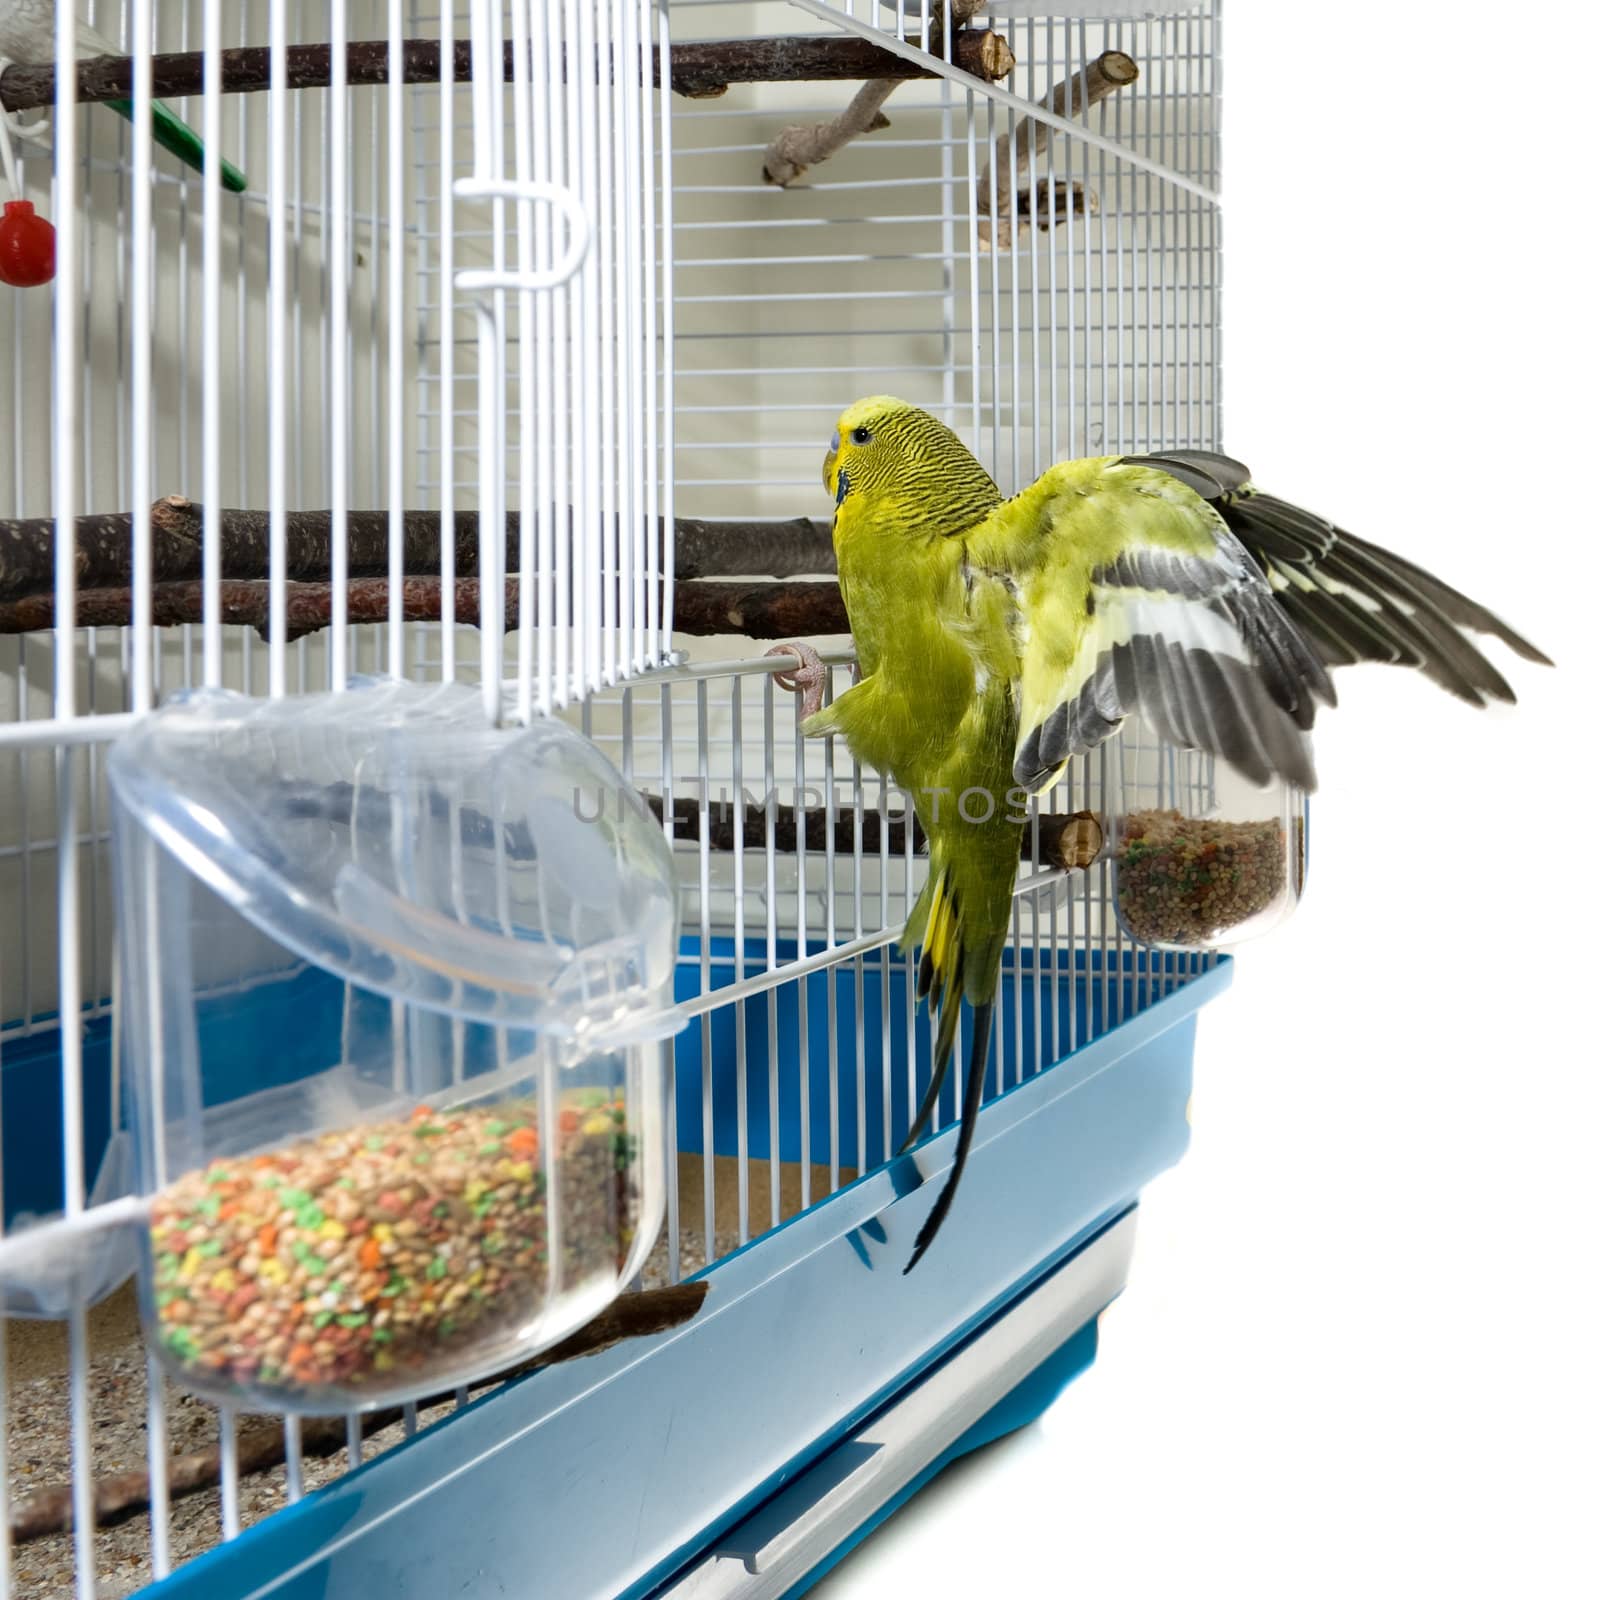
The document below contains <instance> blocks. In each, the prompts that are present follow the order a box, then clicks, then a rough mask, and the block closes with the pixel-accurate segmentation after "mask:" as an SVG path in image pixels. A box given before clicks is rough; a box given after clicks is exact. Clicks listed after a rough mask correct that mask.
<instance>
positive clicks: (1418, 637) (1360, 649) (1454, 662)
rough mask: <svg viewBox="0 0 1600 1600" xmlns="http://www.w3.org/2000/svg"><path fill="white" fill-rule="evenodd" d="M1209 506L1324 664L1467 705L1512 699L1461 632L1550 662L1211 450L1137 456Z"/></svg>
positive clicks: (1398, 561)
mask: <svg viewBox="0 0 1600 1600" xmlns="http://www.w3.org/2000/svg"><path fill="white" fill-rule="evenodd" d="M1129 459H1130V460H1136V461H1142V462H1146V463H1148V464H1149V465H1151V466H1156V467H1160V468H1162V469H1163V470H1165V471H1167V472H1169V473H1171V474H1173V475H1174V476H1175V477H1178V478H1180V479H1181V480H1182V481H1183V482H1184V483H1187V484H1188V485H1189V487H1190V488H1192V489H1194V490H1195V491H1196V493H1198V494H1199V495H1201V496H1202V497H1203V498H1204V499H1205V500H1206V501H1208V502H1209V503H1210V504H1212V505H1214V506H1215V507H1216V508H1217V510H1218V512H1219V513H1220V514H1221V516H1222V519H1223V521H1224V522H1226V523H1227V525H1228V527H1229V528H1230V529H1232V531H1233V533H1234V534H1235V536H1236V537H1237V538H1238V540H1239V542H1240V544H1242V545H1243V546H1244V547H1245V549H1246V550H1248V551H1249V552H1250V555H1251V556H1252V558H1253V559H1254V560H1255V562H1256V565H1257V566H1259V567H1260V569H1261V571H1262V573H1263V574H1264V575H1265V576H1266V579H1267V582H1268V583H1269V584H1270V585H1271V586H1272V590H1273V593H1274V594H1275V595H1276V596H1277V599H1278V603H1279V604H1280V605H1281V606H1282V607H1283V609H1284V610H1285V611H1286V612H1287V613H1288V614H1289V616H1290V617H1291V618H1292V619H1293V620H1294V622H1295V624H1296V625H1297V626H1298V627H1299V628H1300V630H1301V632H1302V633H1304V634H1305V636H1306V638H1307V639H1308V640H1309V641H1310V642H1311V644H1312V646H1313V647H1314V648H1315V649H1316V652H1317V654H1318V655H1319V656H1321V658H1322V660H1323V661H1324V662H1325V663H1326V664H1327V665H1328V666H1330V667H1341V666H1350V665H1352V664H1354V663H1355V662H1358V661H1385V662H1392V663H1393V664H1395V665H1397V666H1407V667H1415V668H1417V670H1418V671H1420V672H1422V673H1423V674H1424V675H1425V676H1427V677H1429V678H1431V679H1432V680H1433V681H1434V682H1435V683H1437V684H1438V685H1439V686H1440V687H1441V688H1443V689H1448V690H1449V691H1450V693H1451V694H1454V695H1457V696H1459V697H1460V698H1461V699H1463V700H1465V701H1467V702H1468V703H1469V704H1471V705H1475V706H1481V705H1483V704H1484V703H1485V701H1487V700H1504V701H1510V702H1514V701H1515V700H1516V696H1515V695H1514V694H1513V693H1512V691H1511V686H1510V685H1509V684H1508V683H1507V682H1506V680H1505V679H1504V678H1503V677H1502V676H1501V675H1500V673H1499V672H1498V671H1497V670H1496V668H1495V667H1494V665H1493V664H1492V663H1491V662H1490V661H1488V660H1487V659H1486V658H1485V657H1484V656H1483V655H1482V654H1481V652H1480V651H1479V650H1478V649H1477V647H1476V646H1475V645H1474V644H1473V643H1472V641H1471V640H1470V639H1469V638H1467V637H1466V636H1465V634H1464V633H1463V632H1462V630H1463V629H1468V630H1470V631H1472V632H1474V633H1482V634H1489V635H1492V636H1493V637H1494V638H1497V639H1499V640H1500V641H1501V642H1502V643H1503V644H1505V645H1508V646H1509V647H1510V648H1511V649H1512V650H1514V651H1515V652H1516V653H1517V654H1518V655H1519V656H1521V657H1522V658H1523V659H1524V660H1525V661H1537V662H1540V663H1542V664H1543V665H1545V666H1548V665H1549V664H1550V659H1549V657H1548V656H1546V655H1545V654H1544V653H1543V652H1542V651H1541V650H1539V649H1538V648H1537V647H1536V646H1534V645H1531V644H1529V643H1528V641H1527V640H1526V639H1524V638H1523V637H1522V636H1521V634H1519V633H1517V632H1516V631H1515V630H1514V629H1512V628H1509V627H1507V626H1506V624H1505V623H1503V622H1502V621H1501V620H1500V619H1499V618H1498V617H1497V616H1495V615H1494V614H1493V613H1492V612H1490V611H1488V610H1486V609H1485V608H1484V607H1483V606H1480V605H1479V604H1478V603H1477V601H1475V600H1469V599H1468V598H1467V597H1466V596H1465V595H1464V594H1462V593H1461V592H1460V591H1459V590H1456V589H1452V588H1451V587H1450V585H1449V584H1447V583H1442V582H1441V581H1440V580H1439V579H1438V578H1435V577H1434V576H1433V574H1432V573H1429V572H1424V571H1423V570H1422V568H1421V567H1419V566H1417V565H1416V564H1415V563H1414V562H1411V561H1407V560H1406V559H1405V557H1404V556H1397V555H1393V554H1391V553H1390V552H1389V551H1387V550H1383V549H1380V548H1379V547H1378V546H1377V545H1374V544H1368V543H1367V541H1366V540H1364V539H1358V538H1357V537H1356V536H1355V535H1354V534H1353V533H1347V532H1345V530H1344V529H1342V528H1339V527H1336V526H1335V525H1334V524H1333V523H1331V522H1329V521H1327V520H1326V519H1325V518H1323V517H1319V516H1317V515H1316V514H1315V513H1313V512H1310V511H1305V510H1302V509H1301V508H1300V507H1299V506H1295V505H1291V504H1289V502H1288V501H1286V500H1280V499H1278V498H1277V497H1276V496H1275V495H1270V494H1263V493H1262V492H1261V491H1260V490H1259V489H1257V488H1256V487H1255V486H1254V485H1253V484H1252V483H1251V482H1250V474H1249V472H1248V471H1247V470H1246V469H1245V468H1244V467H1243V466H1242V465H1241V464H1240V463H1239V462H1237V461H1233V460H1231V459H1230V458H1229V457H1227V456H1220V455H1215V454H1213V453H1212V452H1210V451H1204V450H1186V451H1179V452H1176V453H1174V454H1171V455H1154V456H1136V457H1130V458H1129Z"/></svg>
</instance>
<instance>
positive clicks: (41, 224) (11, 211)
mask: <svg viewBox="0 0 1600 1600" xmlns="http://www.w3.org/2000/svg"><path fill="white" fill-rule="evenodd" d="M55 275H56V230H55V228H54V226H53V225H52V224H51V223H49V222H48V221H46V220H45V218H43V217H41V216H39V215H38V214H37V213H36V212H35V211H34V209H33V202H32V201H31V200H7V201H6V204H5V211H4V214H3V215H0V282H3V283H8V284H10V285H11V287H12V288H14V289H32V288H36V287H37V286H38V285H39V284H41V283H49V282H50V280H51V279H52V278H54V277H55Z"/></svg>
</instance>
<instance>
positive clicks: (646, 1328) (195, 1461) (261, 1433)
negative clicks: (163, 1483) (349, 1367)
mask: <svg viewBox="0 0 1600 1600" xmlns="http://www.w3.org/2000/svg"><path fill="white" fill-rule="evenodd" d="M707 1287H708V1285H707V1284H706V1282H705V1281H704V1280H703V1279H701V1280H699V1281H697V1282H694V1283H680V1284H674V1285H672V1286H671V1287H669V1288H665V1289H648V1290H645V1291H644V1292H643V1293H639V1294H624V1295H619V1296H618V1297H617V1298H616V1300H614V1301H613V1302H612V1303H611V1305H610V1306H609V1307H608V1308H607V1309H606V1310H605V1311H602V1312H601V1313H600V1315H599V1316H598V1317H596V1318H595V1319H594V1321H592V1322H589V1323H585V1325H584V1326H583V1327H581V1328H580V1329H579V1330H578V1331H577V1332H576V1333H575V1334H572V1335H571V1336H570V1337H569V1338H566V1339H563V1340H562V1341H561V1343H560V1344H557V1345H553V1346H552V1347H551V1348H550V1349H548V1350H546V1351H545V1352H544V1353H543V1354H542V1355H538V1356H535V1357H534V1358H533V1360H531V1361H524V1362H522V1363H520V1364H519V1365H518V1366H515V1367H511V1368H509V1369H508V1370H507V1371H505V1372H497V1373H494V1374H493V1375H492V1376H490V1377H487V1378H483V1379H480V1380H479V1381H478V1382H477V1383H475V1384H473V1385H472V1386H471V1387H472V1388H474V1389H483V1388H486V1387H488V1386H489V1385H491V1384H496V1383H504V1382H505V1381H506V1380H507V1379H508V1378H516V1377H520V1376H521V1375H522V1374H523V1373H525V1372H531V1371H533V1370H534V1369H535V1368H536V1367H548V1366H553V1365H554V1364H555V1363H556V1362H558V1361H573V1360H576V1359H577V1358H578V1357H579V1356H592V1355H598V1354H599V1353H600V1351H602V1350H609V1349H610V1348H611V1346H612V1345H615V1344H620V1343H621V1342H622V1341H623V1340H624V1339H640V1338H644V1337H647V1336H648V1335H650V1334H655V1333H665V1332H667V1331H668V1330H669V1329H672V1328H676V1327H678V1326H680V1325H681V1324H683V1323H685V1322H687V1321H688V1320H689V1319H690V1318H691V1317H692V1316H694V1314H695V1313H696V1312H697V1311H698V1310H699V1309H700V1305H701V1302H702V1301H703V1300H704V1299H705V1297H706V1290H707ZM453 1398H454V1396H453V1395H450V1394H436V1395H430V1396H429V1397H428V1398H427V1399H424V1400H419V1401H418V1402H417V1404H418V1406H419V1407H428V1406H438V1405H445V1404H448V1403H449V1401H450V1400H452V1399H453ZM402 1415H403V1413H402V1412H401V1410H400V1408H399V1407H398V1406H390V1407H387V1408H385V1409H384V1410H382V1411H369V1412H367V1413H365V1414H364V1415H363V1416H361V1417H360V1418H359V1419H358V1420H359V1422H360V1426H361V1436H362V1438H366V1437H368V1436H369V1435H371V1434H374V1433H377V1432H378V1431H379V1430H380V1429H382V1428H387V1427H390V1426H392V1425H393V1424H394V1423H396V1422H399V1421H400V1420H401V1417H402ZM348 1438H349V1435H348V1433H347V1431H346V1424H345V1419H344V1418H343V1417H307V1418H306V1419H305V1420H304V1421H303V1422H302V1423H301V1428H300V1448H301V1453H302V1454H303V1455H308V1456H331V1455H337V1454H338V1452H339V1451H341V1450H343V1449H344V1448H345V1445H346V1443H347V1442H348ZM283 1459H284V1438H283V1428H282V1425H281V1424H279V1423H276V1422H273V1423H270V1424H268V1425H265V1426H259V1427H257V1426H251V1425H248V1424H247V1425H246V1426H245V1427H243V1428H241V1429H240V1431H239V1437H238V1465H239V1473H240V1475H241V1476H243V1477H248V1476H249V1475H250V1474H252V1473H256V1472H266V1471H269V1470H270V1469H271V1468H273V1467H276V1466H278V1465H280V1464H281V1463H282V1461H283ZM221 1481H222V1452H221V1450H220V1449H218V1448H213V1449H210V1450H191V1451H188V1452H186V1453H185V1454H183V1455H176V1456H170V1457H169V1458H168V1460H167V1493H168V1494H169V1496H170V1497H171V1498H172V1499H174V1500H179V1499H182V1498H183V1497H184V1496H185V1495H191V1494H197V1493H199V1492H200V1491H201V1490H203V1489H212V1488H215V1487H216V1486H217V1485H218V1484H219V1483H221ZM149 1505H150V1474H149V1473H148V1472H145V1471H134V1472H118V1473H114V1474H112V1475H111V1476H109V1477H105V1478H97V1479H96V1480H95V1485H94V1520H95V1526H96V1527H100V1528H110V1527H114V1526H115V1525H116V1524H117V1523H119V1522H126V1521H127V1520H128V1518H130V1517H134V1516H138V1515H139V1514H140V1513H141V1512H143V1511H146V1510H148V1509H149ZM71 1527H72V1485H71V1484H70V1483H56V1484H51V1485H50V1486H49V1487H48V1488H44V1489H39V1490H36V1491H35V1492H34V1493H33V1494H30V1495H25V1496H23V1497H22V1498H21V1499H20V1500H18V1501H16V1503H15V1504H14V1505H13V1506H12V1508H11V1537H12V1540H13V1541H14V1542H15V1543H17V1544H25V1543H26V1542H27V1541H29V1540H30V1539H42V1538H44V1537H45V1536H46V1535H47V1534H52V1533H66V1532H68V1531H69V1530H70V1529H71Z"/></svg>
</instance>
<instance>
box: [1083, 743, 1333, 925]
mask: <svg viewBox="0 0 1600 1600" xmlns="http://www.w3.org/2000/svg"><path fill="white" fill-rule="evenodd" d="M1106 777H1107V788H1108V791H1109V792H1108V794H1107V804H1106V821H1107V828H1106V849H1107V852H1108V853H1109V855H1110V859H1111V874H1112V901H1113V904H1114V906H1115V909H1116V917H1117V921H1118V923H1119V924H1120V925H1121V928H1122V931H1123V932H1124V933H1125V934H1127V935H1128V937H1129V938H1131V939H1133V940H1135V941H1137V942H1138V943H1140V944H1144V945H1151V946H1154V947H1156V948H1158V949H1165V950H1220V949H1227V948H1230V947H1232V946H1234V945H1238V944H1243V943H1245V942H1247V941H1248V940H1251V939H1255V938H1259V937H1260V936H1261V935H1263V934H1265V933H1269V932H1271V930H1272V929H1273V928H1275V927H1277V926H1278V925H1279V924H1280V923H1281V922H1282V921H1283V920H1284V919H1285V918H1286V917H1288V916H1289V915H1290V914H1291V913H1292V912H1293V911H1294V908H1295V906H1296V905H1297V904H1298V903H1299V899H1300V894H1301V891H1302V888H1303V885H1304V882H1305V820H1306V805H1305V796H1304V795H1303V794H1302V793H1301V791H1300V790H1299V789H1297V788H1295V787H1294V786H1293V785H1292V784H1288V783H1284V782H1282V781H1273V782H1270V783H1268V784H1266V785H1258V784H1255V783H1253V782H1252V781H1251V780H1250V779H1249V778H1247V777H1246V776H1245V775H1244V774H1243V773H1241V772H1239V771H1238V770H1237V769H1235V768H1234V767H1232V766H1230V765H1229V764H1228V763H1227V762H1225V761H1220V760H1218V759H1217V758H1216V757H1214V756H1209V755H1206V754H1204V753H1203V752H1201V751H1197V750H1183V749H1177V748H1175V747H1174V746H1172V745H1167V744H1162V743H1160V742H1159V741H1157V739H1156V738H1155V736H1154V734H1153V733H1151V732H1150V730H1149V729H1148V728H1147V727H1145V726H1144V725H1143V724H1141V723H1139V722H1138V720H1137V719H1136V718H1132V717H1130V718H1129V719H1128V720H1127V721H1126V722H1124V723H1123V725H1122V730H1121V732H1120V733H1119V734H1118V735H1117V736H1116V738H1115V739H1114V740H1113V741H1112V742H1111V743H1110V744H1109V745H1108V746H1107V749H1106Z"/></svg>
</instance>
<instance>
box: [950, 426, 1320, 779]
mask: <svg viewBox="0 0 1600 1600" xmlns="http://www.w3.org/2000/svg"><path fill="white" fill-rule="evenodd" d="M1214 461H1215V463H1218V464H1221V463H1226V466H1227V467H1229V468H1233V469H1235V470H1236V472H1237V473H1238V474H1239V475H1240V478H1241V481H1242V474H1243V469H1242V468H1238V467H1237V464H1236V463H1230V462H1227V461H1226V458H1225V457H1216V458H1214ZM1214 470H1215V471H1216V472H1217V473H1221V472H1222V467H1221V465H1218V466H1216V467H1215V469H1214ZM1194 471H1195V472H1196V473H1198V474H1199V475H1200V476H1201V478H1202V479H1204V480H1205V481H1206V482H1209V483H1212V484H1214V486H1215V487H1216V490H1217V492H1218V493H1219V494H1220V493H1222V492H1225V490H1224V484H1225V481H1226V479H1225V478H1222V477H1210V476H1208V475H1207V474H1206V471H1205V469H1204V467H1203V466H1201V465H1200V464H1199V463H1195V464H1194ZM967 548H968V560H969V563H970V564H971V566H972V568H973V569H974V571H975V573H977V574H983V575H986V576H987V577H989V578H991V579H993V580H994V581H998V582H1001V583H1003V584H1005V585H1006V586H1007V588H1008V589H1009V590H1010V592H1011V594H1012V599H1013V618H1014V623H1013V626H1014V630H1015V634H1016V643H1017V648H1018V653H1019V656H1020V658H1021V662H1022V681H1021V687H1020V694H1021V700H1020V724H1019V732H1018V740H1017V749H1016V756H1015V764H1014V767H1013V776H1014V779H1015V781H1016V782H1017V783H1018V784H1021V785H1023V786H1024V787H1026V788H1029V789H1032V790H1040V789H1044V788H1047V787H1048V786H1049V785H1050V784H1051V783H1052V782H1054V780H1055V778H1056V777H1057V776H1058V775H1059V773H1060V770H1061V768H1062V766H1063V764H1064V763H1065V762H1066V761H1067V759H1068V758H1069V757H1071V756H1073V755H1076V754H1079V753H1080V752H1082V751H1085V750H1089V749H1092V748H1093V747H1094V746H1095V745H1097V744H1099V743H1100V742H1101V741H1102V740H1104V739H1105V738H1107V737H1108V736H1109V735H1110V734H1111V733H1112V732H1114V731H1115V729H1116V728H1117V726H1118V724H1119V723H1120V722H1121V721H1122V719H1123V718H1124V717H1125V716H1128V715H1130V714H1131V713H1134V712H1138V713H1139V714H1140V715H1141V716H1142V717H1143V718H1144V719H1145V721H1146V722H1147V723H1148V724H1149V725H1150V726H1151V728H1152V729H1153V730H1154V731H1155V732H1156V733H1157V734H1158V735H1159V736H1160V737H1161V738H1162V739H1164V740H1167V741H1168V742H1169V743H1172V744H1176V745H1182V746H1186V747H1188V748H1191V749H1199V750H1205V751H1209V752H1211V753H1212V754H1214V755H1218V756H1220V757H1222V758H1223V759H1224V760H1226V761H1229V762H1231V763H1232V764H1233V765H1234V766H1236V767H1237V768H1238V769H1239V770H1240V771H1241V772H1243V773H1245V774H1246V775H1247V776H1248V777H1250V778H1251V779H1252V780H1253V781H1255V782H1257V783H1265V782H1267V781H1268V780H1269V779H1270V778H1272V777H1273V776H1275V775H1276V776H1281V777H1284V778H1287V779H1288V780H1289V781H1290V782H1292V783H1295V784H1297V785H1299V786H1300V787H1302V788H1305V789H1311V788H1313V787H1314V786H1315V776H1314V773H1313V769H1312V763H1311V752H1310V742H1309V740H1308V739H1307V738H1306V733H1307V730H1309V729H1310V727H1311V724H1312V721H1313V719H1314V717H1315V714H1316V703H1317V702H1318V701H1319V700H1320V701H1322V702H1324V703H1327V704H1332V703H1333V699H1334V694H1333V686H1332V684H1331V683H1330V682H1329V680H1328V675H1327V672H1326V671H1325V670H1324V667H1323V664H1322V661H1321V660H1320V659H1319V657H1318V655H1317V653H1316V651H1315V650H1314V649H1313V648H1312V647H1311V645H1310V644H1309V643H1308V642H1307V640H1306V639H1305V637H1304V636H1303V634H1302V633H1301V631H1300V629H1299V628H1298V627H1297V626H1296V625H1295V624H1294V622H1293V621H1291V619H1290V618H1289V616H1288V615H1287V614H1286V613H1285V611H1284V609H1283V608H1282V607H1281V606H1279V605H1278V603H1277V602H1276V600H1275V599H1274V598H1273V593H1272V590H1271V588H1270V587H1269V586H1268V583H1267V581H1266V579H1265V577H1264V576H1263V575H1262V573H1261V571H1260V569H1259V568H1258V567H1257V566H1256V564H1255V563H1254V562H1253V561H1252V560H1251V558H1250V556H1249V555H1248V554H1247V553H1246V551H1245V550H1244V548H1243V547H1242V546H1241V545H1240V543H1239V541H1238V540H1237V539H1236V538H1235V537H1234V536H1233V534H1232V533H1231V532H1230V531H1229V529H1228V527H1227V525H1226V524H1225V523H1224V522H1223V520H1222V518H1221V516H1220V515H1219V514H1218V512H1217V510H1216V509H1215V508H1214V507H1213V506H1212V505H1210V504H1208V503H1207V501H1206V499H1205V498H1203V496H1202V494H1201V493H1200V492H1199V491H1197V489H1196V488H1195V487H1194V486H1193V484H1192V483H1191V482H1189V481H1186V479H1185V478H1182V477H1179V476H1177V475H1176V474H1175V473H1173V472H1171V471H1169V470H1167V469H1166V468H1164V467H1160V466H1156V465H1154V464H1148V465H1147V464H1135V463H1130V462H1124V461H1121V460H1118V459H1116V458H1108V459H1105V460H1101V461H1093V462H1067V463H1063V464H1062V465H1061V466H1058V467H1055V468H1052V469H1051V470H1050V471H1049V472H1047V473H1046V474H1045V475H1044V477H1043V478H1041V479H1040V480H1039V481H1038V482H1037V483H1036V484H1034V485H1033V487H1032V488H1030V489H1028V490H1026V491H1025V492H1024V493H1023V494H1021V495H1018V496H1017V497H1016V498H1015V499H1014V500H1010V501H1008V502H1006V504H1005V505H1003V506H1001V507H999V508H998V509H997V510H996V511H995V512H994V513H993V514H992V515H991V516H990V517H989V518H988V519H987V520H986V521H985V522H983V523H981V524H980V525H979V526H978V527H977V528H975V529H974V530H973V531H972V533H971V534H969V535H968V536H967Z"/></svg>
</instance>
